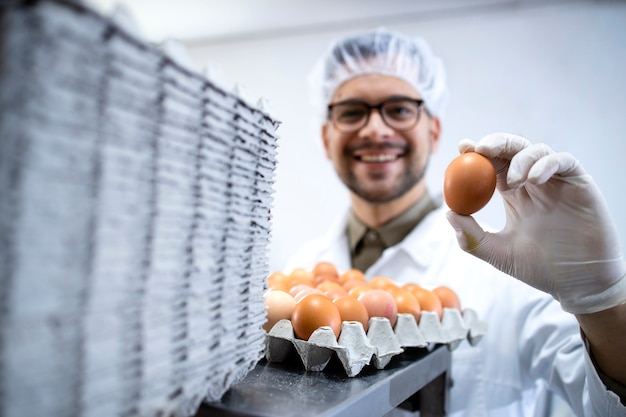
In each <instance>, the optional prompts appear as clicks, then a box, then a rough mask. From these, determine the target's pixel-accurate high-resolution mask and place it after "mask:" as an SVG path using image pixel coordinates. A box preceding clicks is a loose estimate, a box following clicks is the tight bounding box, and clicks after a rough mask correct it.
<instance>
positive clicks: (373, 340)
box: [265, 308, 487, 377]
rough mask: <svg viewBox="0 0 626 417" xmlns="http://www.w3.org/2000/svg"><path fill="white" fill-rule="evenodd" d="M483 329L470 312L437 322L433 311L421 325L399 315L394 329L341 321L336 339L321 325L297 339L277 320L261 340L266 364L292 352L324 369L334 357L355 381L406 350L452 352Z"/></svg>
mask: <svg viewBox="0 0 626 417" xmlns="http://www.w3.org/2000/svg"><path fill="white" fill-rule="evenodd" d="M486 331H487V323H486V322H484V321H482V320H480V319H479V318H478V315H477V314H476V311H475V310H472V309H465V310H463V311H462V312H461V311H459V310H457V309H453V308H444V309H443V314H442V317H441V319H439V315H438V314H437V313H434V312H430V311H423V312H422V314H421V316H420V320H419V323H417V322H416V320H415V318H414V317H413V315H411V314H398V318H397V320H396V323H395V326H394V327H392V326H391V323H390V321H389V320H388V319H387V318H384V317H372V318H370V321H369V325H368V330H367V333H366V332H365V330H364V329H363V326H362V325H361V323H359V322H356V321H344V322H343V323H342V325H341V332H340V333H339V338H336V337H335V334H334V333H333V331H332V329H331V328H330V327H328V326H323V327H320V328H318V329H317V330H315V331H314V332H313V333H312V334H311V336H310V337H309V339H308V340H301V339H298V338H296V337H295V335H294V331H293V326H292V325H291V321H289V320H280V321H278V322H277V323H276V324H275V325H274V326H273V327H272V328H271V329H270V331H269V332H268V333H267V335H266V337H265V358H266V359H267V361H268V362H285V361H288V360H290V358H293V356H294V355H293V353H294V351H295V352H296V353H297V357H298V358H299V360H300V361H301V362H302V365H303V366H304V368H305V369H306V370H307V371H322V370H324V369H325V368H326V366H327V365H328V363H329V362H330V361H331V359H332V358H333V356H336V357H337V358H338V359H339V361H340V362H341V365H342V366H343V369H344V370H345V372H346V374H347V375H348V376H349V377H354V376H357V375H358V374H359V373H360V372H361V370H362V369H363V368H365V367H366V366H368V365H371V366H374V367H375V368H376V369H384V368H385V367H386V366H387V364H389V362H390V361H391V359H392V358H393V357H394V356H396V355H399V354H400V353H402V352H404V351H405V349H407V348H425V349H430V348H432V347H434V346H435V345H446V346H447V347H448V349H450V350H454V349H456V348H457V347H458V346H459V344H460V343H461V342H463V341H464V340H467V341H468V343H470V345H472V346H474V345H476V344H477V343H478V342H479V341H480V340H481V339H482V337H483V336H484V334H485V332H486Z"/></svg>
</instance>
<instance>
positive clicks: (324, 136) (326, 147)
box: [322, 123, 331, 159]
mask: <svg viewBox="0 0 626 417" xmlns="http://www.w3.org/2000/svg"><path fill="white" fill-rule="evenodd" d="M322 144H323V145H324V152H325V153H326V158H328V159H331V158H330V144H329V140H328V123H324V124H323V125H322Z"/></svg>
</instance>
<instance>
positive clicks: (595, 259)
mask: <svg viewBox="0 0 626 417" xmlns="http://www.w3.org/2000/svg"><path fill="white" fill-rule="evenodd" d="M313 80H316V81H315V82H314V86H315V87H316V91H317V93H318V94H320V93H321V94H320V95H319V97H318V99H317V102H318V103H319V104H320V105H321V107H323V110H324V113H325V116H326V117H325V120H324V122H323V124H322V128H321V136H322V141H323V145H324V149H325V152H326V156H327V157H328V158H329V160H331V161H332V163H333V166H334V169H335V171H336V172H337V175H338V176H339V178H340V179H341V180H342V181H343V183H344V184H345V186H346V187H347V189H348V190H349V193H350V199H351V208H350V210H349V211H348V213H345V214H342V215H341V216H340V218H339V219H338V221H337V222H336V223H335V224H334V225H333V226H332V227H331V229H330V230H329V231H328V233H326V234H325V235H324V236H322V237H321V238H320V239H317V240H315V241H313V242H310V244H308V245H306V247H304V248H303V249H302V250H301V251H300V252H299V253H298V254H296V255H295V256H294V257H293V258H292V259H291V261H290V263H289V264H288V265H287V267H286V269H287V270H289V269H291V268H296V267H308V268H311V267H313V266H314V265H315V264H316V263H317V262H320V261H328V262H332V263H334V264H335V265H336V266H337V268H338V269H340V270H347V269H348V268H351V267H356V268H359V269H361V270H363V271H365V272H366V276H367V277H368V278H370V279H371V278H372V277H375V276H387V277H389V278H392V279H393V280H394V281H396V282H397V283H398V284H405V283H410V282H414V283H418V284H420V285H422V286H424V287H427V288H428V287H435V286H438V285H446V286H449V287H451V288H453V289H454V290H455V291H456V292H457V293H458V295H459V297H460V299H461V302H462V303H463V305H464V306H467V307H471V308H473V309H475V310H476V311H477V312H478V314H479V315H480V316H481V317H482V318H483V319H485V320H487V321H488V323H489V330H488V332H487V334H486V336H485V337H484V339H483V340H482V341H481V343H479V344H478V345H477V346H470V345H469V344H462V345H461V346H459V347H458V348H457V349H456V350H455V351H454V353H453V364H452V379H453V381H454V385H453V387H452V388H451V392H450V410H449V415H452V416H473V417H474V416H507V417H510V416H537V415H542V414H541V413H542V412H543V409H542V408H541V407H542V405H541V403H540V401H539V398H541V396H542V395H544V394H545V392H546V391H543V387H547V389H548V390H549V391H550V392H553V393H555V395H558V396H559V397H561V398H563V399H564V400H565V401H567V403H568V404H569V405H570V406H571V408H572V409H573V410H574V411H575V413H576V415H581V416H583V415H584V416H626V407H624V405H623V404H622V402H623V401H624V398H626V395H625V392H624V391H625V390H624V383H625V382H626V360H625V359H624V357H623V351H625V350H626V336H625V332H624V331H623V329H624V328H625V326H626V304H624V303H625V302H626V279H625V278H624V277H625V275H626V263H625V262H624V259H623V256H622V249H621V246H620V244H619V242H618V239H617V232H616V230H615V226H614V224H613V222H612V219H611V216H610V214H609V212H608V210H607V208H606V205H605V203H604V200H603V198H602V195H601V193H600V192H599V190H598V189H597V187H596V186H595V184H594V183H593V181H592V179H591V177H590V176H589V175H587V174H586V173H585V171H584V170H583V169H582V167H580V165H579V164H578V162H577V161H576V159H575V158H574V157H573V156H572V155H570V154H566V153H557V152H555V151H553V150H552V149H551V148H550V147H549V146H547V145H544V144H532V143H531V142H529V141H528V140H526V139H524V138H522V137H519V136H515V135H510V134H500V133H499V134H492V135H488V136H486V137H484V138H483V139H481V140H480V141H479V142H478V143H473V142H470V141H463V142H461V143H460V145H459V147H460V150H461V152H468V151H476V152H479V153H482V154H483V155H485V156H487V157H488V158H489V159H490V161H491V162H492V164H493V165H494V167H495V168H496V171H497V173H498V174H497V175H498V190H499V192H500V193H501V195H502V197H503V200H504V202H505V211H506V218H507V225H506V227H505V230H504V231H502V232H500V233H488V232H485V231H484V230H483V229H482V227H481V226H479V225H478V224H477V223H476V222H475V221H474V219H473V218H472V217H469V216H460V215H458V214H456V213H453V212H450V211H449V209H448V208H447V207H446V206H445V205H444V204H443V203H442V201H441V197H440V194H439V191H437V192H434V193H433V192H432V190H428V189H427V186H426V179H425V174H426V172H427V168H428V161H429V159H430V156H431V154H432V153H433V152H435V151H436V150H437V148H438V144H439V141H440V133H441V117H440V116H441V114H442V112H443V109H444V106H445V103H446V97H447V86H446V77H445V71H444V67H443V65H442V63H441V60H440V59H439V58H437V57H436V56H435V55H434V54H433V53H432V51H431V49H430V47H429V46H428V44H427V43H426V42H425V41H423V40H420V39H410V38H407V37H405V36H403V35H401V34H399V33H395V32H391V31H388V30H385V29H378V30H374V31H370V32H366V33H363V34H359V35H356V36H352V37H347V38H345V39H341V40H339V41H338V42H336V43H334V44H333V45H331V48H330V50H329V52H328V53H327V54H326V55H325V56H324V57H323V58H322V60H321V61H320V63H319V64H318V66H317V67H316V70H315V71H314V77H313ZM451 225H452V227H451ZM468 242H474V244H473V245H472V248H471V250H470V248H468ZM590 242H593V244H591V245H590ZM468 252H469V253H468ZM485 261H486V262H485ZM515 278H517V279H515ZM581 335H582V336H581ZM620 397H621V398H620ZM398 412H399V411H398Z"/></svg>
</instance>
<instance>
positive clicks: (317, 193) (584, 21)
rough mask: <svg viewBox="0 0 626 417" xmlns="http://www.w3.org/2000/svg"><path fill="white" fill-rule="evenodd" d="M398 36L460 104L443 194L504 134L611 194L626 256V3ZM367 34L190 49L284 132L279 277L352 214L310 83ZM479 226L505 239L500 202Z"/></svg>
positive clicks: (448, 21)
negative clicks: (426, 54) (581, 172)
mask: <svg viewBox="0 0 626 417" xmlns="http://www.w3.org/2000/svg"><path fill="white" fill-rule="evenodd" d="M386 26H387V27H388V28H390V29H395V30H400V31H402V32H405V33H407V34H409V35H415V36H418V35H419V36H423V37H425V38H426V39H427V40H428V41H429V42H430V43H431V45H432V47H433V49H434V50H435V52H436V53H437V54H438V55H440V56H441V57H442V58H443V60H444V62H445V64H446V67H447V71H448V76H449V84H450V89H451V101H450V105H449V107H448V111H447V115H446V118H445V120H444V125H443V127H444V132H443V146H442V147H441V148H440V150H439V152H438V154H437V155H436V156H435V157H434V158H433V161H432V162H431V167H430V171H429V185H430V187H431V188H432V189H433V190H434V191H437V192H438V191H439V190H440V188H441V187H440V184H441V178H442V176H443V171H444V169H445V167H446V166H447V164H448V162H449V161H450V160H451V159H452V158H453V157H454V156H456V154H457V151H456V144H457V142H458V140H459V139H461V138H464V137H468V138H473V139H478V138H480V137H481V136H483V135H485V134H487V133H490V132H493V131H509V132H514V133H518V134H522V135H524V136H526V137H528V138H530V139H531V140H533V141H543V142H546V143H548V144H550V145H551V146H552V147H553V148H555V149H557V150H562V151H569V152H572V153H573V154H574V155H576V156H577V157H578V158H579V159H580V161H581V162H582V164H583V166H584V167H585V168H586V169H587V170H588V171H589V172H590V173H591V174H592V175H593V176H594V178H595V180H596V182H597V183H598V184H599V186H600V187H601V189H602V190H603V191H604V193H605V195H606V198H607V201H608V204H609V207H610V209H611V210H612V212H613V215H614V218H615V220H616V222H617V225H618V228H619V232H620V235H621V239H622V242H624V243H625V244H626V216H624V214H623V213H622V207H623V206H624V203H625V197H624V193H623V191H622V190H623V185H622V184H621V181H624V180H626V164H625V163H624V162H623V161H624V158H625V157H626V117H625V115H624V113H625V110H626V3H624V2H591V1H590V2H582V3H575V4H571V3H570V4H563V5H552V6H545V7H534V8H522V9H517V10H516V9H515V8H513V9H508V10H507V9H497V10H494V11H490V12H485V13H481V14H473V15H466V16H450V17H440V18H438V19H436V20H432V19H431V20H423V21H416V22H413V23H409V22H402V23H401V24H393V25H392V24H387V25H386ZM367 28H370V27H367ZM359 29H360V28H355V27H351V28H350V30H345V31H342V32H339V31H336V32H323V33H317V34H300V35H298V34H294V35H293V36H287V37H282V38H272V39H257V40H250V41H246V42H243V41H242V42H231V43H227V44H223V45H215V44H211V45H201V44H192V45H189V49H190V53H191V55H192V58H193V60H194V61H195V62H196V63H197V65H198V67H200V66H202V65H204V64H205V63H206V62H209V61H210V62H212V63H213V64H215V65H217V66H219V67H220V68H221V70H222V72H223V74H224V82H225V83H226V84H225V85H228V86H230V85H234V83H235V82H243V83H244V84H245V85H246V86H247V89H248V91H249V93H250V96H251V98H252V99H253V100H255V101H256V99H257V98H258V97H260V96H264V97H267V98H268V99H269V100H270V103H271V105H272V107H273V112H274V114H275V115H276V116H277V117H278V118H279V119H280V120H282V125H281V127H280V129H279V134H280V137H281V138H280V149H279V166H278V170H277V183H276V188H275V189H276V194H275V207H274V209H273V215H274V233H273V242H272V248H271V259H270V262H271V264H270V267H271V269H272V270H278V269H281V268H282V266H283V265H284V263H285V261H286V258H287V257H289V256H290V255H291V254H292V253H293V251H294V250H295V248H296V247H297V246H299V245H300V244H301V243H302V242H303V241H305V240H307V239H309V238H311V237H313V236H317V235H318V234H319V233H321V232H322V231H323V230H325V229H326V226H327V224H328V223H329V222H331V221H332V220H333V219H334V218H335V217H336V216H337V215H338V214H339V213H341V212H342V211H343V210H344V209H345V208H346V207H347V203H348V201H347V196H346V193H345V192H344V189H343V187H342V186H341V185H340V183H339V182H338V180H337V179H336V177H335V174H334V171H332V167H331V165H330V164H329V163H328V162H327V161H326V160H325V158H324V156H323V154H322V152H321V146H320V145H319V134H318V132H319V127H318V126H315V125H314V123H313V122H314V120H315V119H314V118H313V117H312V115H311V113H310V110H311V109H310V106H309V102H308V93H307V84H306V76H307V74H308V72H309V70H310V68H311V67H312V66H313V63H314V62H315V60H316V59H317V57H318V56H319V55H320V54H321V53H322V52H323V51H325V49H326V47H327V45H328V43H329V42H330V41H331V40H332V39H334V38H336V37H337V36H338V35H343V34H347V33H352V32H355V31H356V30H359ZM362 29H365V28H362ZM476 217H477V218H478V219H479V220H481V221H484V222H487V223H490V224H491V225H493V226H495V227H502V226H503V224H504V218H503V213H502V207H501V201H500V199H499V197H496V198H494V200H492V202H491V203H490V204H489V205H488V206H487V207H486V208H485V209H483V210H482V211H481V212H479V213H478V214H477V215H476Z"/></svg>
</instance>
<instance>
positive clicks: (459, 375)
mask: <svg viewBox="0 0 626 417" xmlns="http://www.w3.org/2000/svg"><path fill="white" fill-rule="evenodd" d="M447 210H448V209H447V207H445V205H443V206H442V207H441V208H439V209H437V210H435V211H434V212H432V213H430V214H429V215H428V216H427V217H426V218H425V219H424V220H423V221H422V222H421V223H420V224H419V225H418V227H417V228H415V230H413V231H412V232H411V233H410V234H409V235H408V236H407V237H406V238H405V239H404V240H403V241H402V242H401V243H399V244H398V245H396V246H394V247H391V248H388V249H387V250H385V251H384V253H383V254H382V256H381V258H380V259H379V260H378V261H377V262H376V263H375V264H374V265H372V266H371V267H370V268H369V270H368V271H367V272H366V275H367V277H368V278H371V277H374V276H376V275H384V276H388V277H390V278H392V279H394V280H395V281H397V282H399V283H408V282H416V283H418V284H420V285H422V286H424V287H426V288H428V287H429V286H430V287H434V286H437V285H448V286H450V287H451V288H453V289H454V290H455V291H456V292H457V293H458V294H459V297H460V299H461V302H462V304H463V306H464V307H468V308H472V309H474V310H476V311H477V312H478V314H479V316H480V317H481V318H482V319H483V320H485V321H487V322H488V326H489V327H488V331H487V334H486V336H485V337H484V338H483V339H482V340H481V341H480V343H478V344H477V345H476V346H471V345H469V343H467V342H463V343H462V344H461V345H460V346H459V347H458V348H457V349H455V350H454V351H453V360H452V380H453V386H452V388H451V391H450V398H449V400H450V401H449V415H450V416H455V417H457V416H471V417H478V416H506V417H512V416H533V415H536V414H535V412H536V411H535V409H534V408H535V405H536V404H537V403H538V400H537V397H536V395H537V388H536V387H537V386H538V381H539V380H540V379H545V381H546V383H547V385H548V386H549V387H550V388H551V389H552V390H553V391H555V392H557V393H558V394H559V395H560V396H562V397H563V398H564V399H566V401H567V402H568V403H569V404H570V406H571V407H572V409H573V410H574V411H575V412H576V415H579V416H583V415H584V416H593V417H604V416H626V408H625V407H624V406H622V405H621V404H620V401H619V398H618V396H617V395H615V394H614V393H613V392H610V391H608V390H606V388H605V387H604V385H603V384H602V382H601V381H600V379H599V377H598V375H597V373H596V372H595V369H594V367H593V365H592V364H591V362H590V359H589V357H588V355H587V352H586V349H585V348H584V345H583V343H582V340H581V336H580V330H579V327H578V323H577V321H576V320H575V318H574V317H573V316H572V315H570V314H568V313H565V312H564V311H563V310H562V309H561V308H560V305H559V304H558V303H557V302H556V301H555V300H554V299H553V298H552V297H551V296H549V295H547V294H545V293H542V292H540V291H538V290H535V289H533V288H531V287H530V286H528V285H526V284H524V283H522V282H520V281H518V280H516V279H514V278H512V277H510V276H508V275H505V274H503V273H501V272H500V271H498V270H496V269H495V268H493V267H492V266H491V265H489V264H487V263H486V262H483V261H480V260H478V259H476V258H474V257H473V256H471V255H469V254H467V253H465V252H463V251H462V250H461V249H460V248H459V247H458V244H457V241H456V237H455V235H454V231H453V229H452V227H451V226H450V224H449V223H448V221H447V219H446V218H445V212H446V211H447ZM346 221H347V213H346V214H345V215H344V216H342V217H341V218H340V219H339V220H338V221H337V222H335V224H334V225H332V227H331V228H330V230H329V231H328V233H327V234H326V235H325V236H323V237H322V238H320V239H318V240H316V241H313V242H310V243H309V244H308V245H306V247H304V248H302V250H301V251H300V252H298V253H297V254H296V255H295V256H294V257H292V258H291V259H290V261H289V263H288V264H287V265H286V268H285V270H287V271H288V270H290V269H292V268H295V267H305V268H310V267H312V266H313V265H314V264H315V263H316V262H318V261H330V262H333V263H334V264H335V265H336V266H337V268H338V269H339V270H340V271H345V270H346V269H348V268H350V257H349V253H348V243H347V238H346V235H345V232H344V231H345V228H346Z"/></svg>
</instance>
